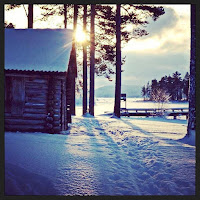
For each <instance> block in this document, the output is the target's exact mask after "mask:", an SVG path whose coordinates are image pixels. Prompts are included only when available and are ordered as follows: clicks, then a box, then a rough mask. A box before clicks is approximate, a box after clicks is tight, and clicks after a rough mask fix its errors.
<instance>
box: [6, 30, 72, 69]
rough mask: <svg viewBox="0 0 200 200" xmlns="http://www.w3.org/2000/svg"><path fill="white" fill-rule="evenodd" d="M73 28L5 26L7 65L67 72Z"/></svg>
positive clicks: (16, 67) (17, 67)
mask: <svg viewBox="0 0 200 200" xmlns="http://www.w3.org/2000/svg"><path fill="white" fill-rule="evenodd" d="M72 34H73V31H72V30H68V29H5V69H6V70H25V71H46V72H66V71H67V69H68V64H69V59H70V53H71V47H72Z"/></svg>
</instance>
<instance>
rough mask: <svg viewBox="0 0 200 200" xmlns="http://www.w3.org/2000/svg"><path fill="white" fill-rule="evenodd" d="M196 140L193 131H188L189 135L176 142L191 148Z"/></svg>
mask: <svg viewBox="0 0 200 200" xmlns="http://www.w3.org/2000/svg"><path fill="white" fill-rule="evenodd" d="M195 138H196V132H195V130H192V131H190V133H189V135H188V134H186V135H185V137H184V138H182V139H180V140H178V141H179V142H183V143H185V144H189V145H192V146H195V140H196V139H195Z"/></svg>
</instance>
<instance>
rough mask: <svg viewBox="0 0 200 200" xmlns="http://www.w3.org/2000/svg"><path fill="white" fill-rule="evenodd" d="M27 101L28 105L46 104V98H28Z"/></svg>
mask: <svg viewBox="0 0 200 200" xmlns="http://www.w3.org/2000/svg"><path fill="white" fill-rule="evenodd" d="M25 101H26V102H27V103H38V104H45V103H46V99H45V98H37V97H27V96H26V98H25Z"/></svg>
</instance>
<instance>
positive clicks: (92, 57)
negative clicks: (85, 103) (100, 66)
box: [89, 5, 95, 116]
mask: <svg viewBox="0 0 200 200" xmlns="http://www.w3.org/2000/svg"><path fill="white" fill-rule="evenodd" d="M94 18H95V5H91V29H90V99H89V113H90V114H91V115H93V116H94V65H95V41H94Z"/></svg>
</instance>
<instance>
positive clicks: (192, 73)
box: [187, 4, 196, 135]
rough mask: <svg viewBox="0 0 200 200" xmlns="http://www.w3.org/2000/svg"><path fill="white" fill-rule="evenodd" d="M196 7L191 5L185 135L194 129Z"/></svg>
mask: <svg viewBox="0 0 200 200" xmlns="http://www.w3.org/2000/svg"><path fill="white" fill-rule="evenodd" d="M195 19H196V5H194V4H191V47H190V48H191V50H190V87H189V118H188V127H187V135H190V132H191V130H194V129H195V120H196V117H195V115H196V113H195V88H196V86H195V59H196V49H195V42H196V20H195Z"/></svg>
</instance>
